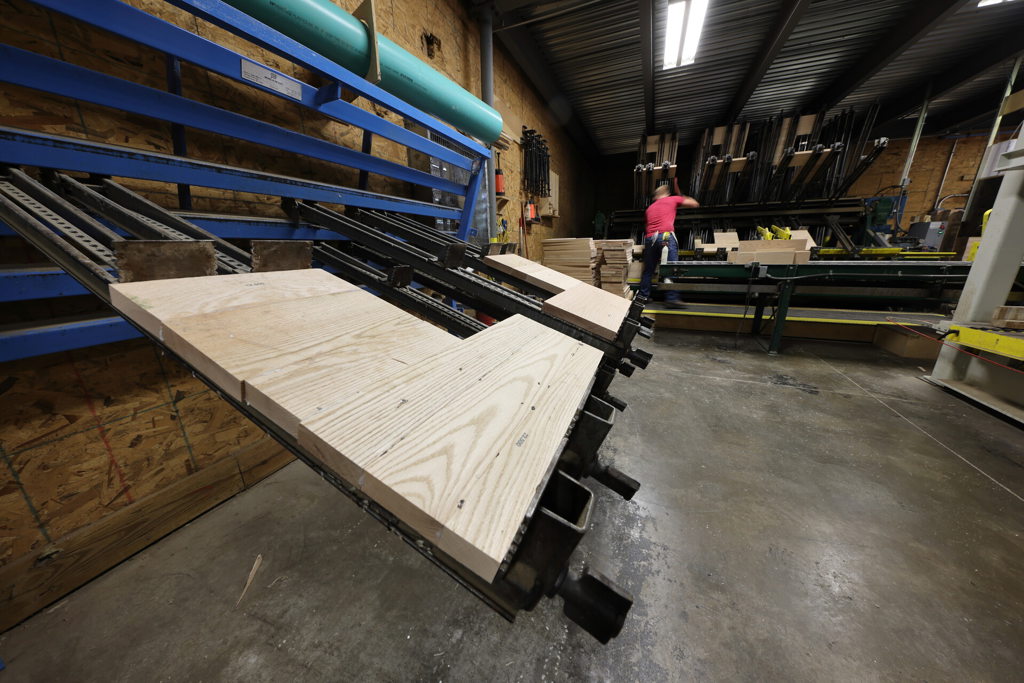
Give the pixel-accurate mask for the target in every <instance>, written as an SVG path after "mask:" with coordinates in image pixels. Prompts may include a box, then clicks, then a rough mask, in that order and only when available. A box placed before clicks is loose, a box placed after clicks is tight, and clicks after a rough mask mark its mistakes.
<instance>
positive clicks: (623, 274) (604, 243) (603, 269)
mask: <svg viewBox="0 0 1024 683" xmlns="http://www.w3.org/2000/svg"><path fill="white" fill-rule="evenodd" d="M594 244H595V246H596V247H597V254H598V256H597V262H598V267H599V269H600V276H599V278H598V279H599V280H600V282H601V289H603V290H605V291H608V292H612V293H613V294H619V295H622V296H625V297H627V298H628V297H629V294H630V289H629V285H627V284H626V280H627V279H628V277H629V266H630V264H631V263H632V261H633V246H634V245H633V240H595V241H594Z"/></svg>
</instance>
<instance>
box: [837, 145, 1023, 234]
mask: <svg viewBox="0 0 1024 683" xmlns="http://www.w3.org/2000/svg"><path fill="white" fill-rule="evenodd" d="M1007 137H1008V136H1005V135H1003V136H999V137H997V138H996V140H997V141H1000V140H1005V139H1006V138H1007ZM987 142H988V136H987V135H985V136H980V135H979V136H976V137H962V138H951V137H947V138H943V137H926V138H921V141H920V143H919V144H918V146H917V152H916V153H915V154H914V163H913V164H912V165H911V167H910V181H911V182H910V185H909V186H908V188H907V208H906V210H905V211H904V214H903V215H904V219H903V221H902V222H901V225H902V226H903V227H904V228H906V227H908V226H909V225H910V223H911V222H912V221H913V220H917V219H918V218H919V217H920V216H924V215H926V214H928V213H929V212H930V211H931V210H932V208H933V207H934V204H935V201H936V199H941V198H942V197H945V196H946V195H950V194H967V193H968V192H970V191H971V186H972V185H973V184H974V174H975V173H976V172H977V170H978V164H980V163H981V157H982V155H983V154H984V153H985V144H986V143H987ZM954 145H955V149H954ZM909 150H910V140H909V139H900V140H891V141H890V142H889V146H888V147H886V149H885V151H884V152H882V154H881V156H879V157H878V159H876V160H875V163H874V164H872V165H871V168H869V169H868V170H867V172H866V173H865V174H864V175H863V176H861V177H860V179H859V180H858V181H857V182H856V183H854V184H853V186H852V187H851V188H850V191H849V193H848V194H847V196H849V197H873V196H875V195H877V194H878V193H879V191H881V190H884V192H882V194H896V190H895V189H894V188H892V187H889V186H891V185H899V183H900V180H901V178H900V175H901V174H902V173H903V165H904V164H905V163H906V162H907V152H908V151H909ZM950 154H952V155H953V156H952V159H951V160H950ZM947 161H949V171H948V172H947V173H946V178H945V180H943V178H942V174H943V171H944V170H945V168H946V163H947ZM886 187H888V188H889V189H887V190H886V189H885V188H886ZM966 204H967V197H950V198H949V199H947V200H946V201H945V202H943V203H942V208H943V209H962V208H964V206H965V205H966Z"/></svg>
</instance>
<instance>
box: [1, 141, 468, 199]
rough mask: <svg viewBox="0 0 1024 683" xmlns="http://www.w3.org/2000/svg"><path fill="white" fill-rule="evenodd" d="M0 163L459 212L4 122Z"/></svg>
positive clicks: (336, 186) (276, 194)
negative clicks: (6, 124) (25, 127)
mask: <svg viewBox="0 0 1024 683" xmlns="http://www.w3.org/2000/svg"><path fill="white" fill-rule="evenodd" d="M0 163H6V164H12V165H19V166H21V165H24V166H38V167H42V168H56V169H63V170H66V171H82V172H85V173H95V174H99V175H109V176H119V177H126V178H140V179H143V180H158V181H161V182H165V183H185V184H188V185H200V186H203V187H217V188H221V189H225V190H236V191H238V192H251V193H254V194H269V195H273V196H277V197H292V198H294V199H304V200H307V201H315V202H326V203H330V204H344V205H345V206H358V207H364V208H368V209H380V210H382V211H398V212H400V213H411V214H415V215H419V216H433V217H436V218H455V219H458V218H459V217H460V216H461V212H460V211H459V210H458V209H452V208H448V207H444V206H438V205H436V204H428V203H427V202H420V201H416V200H413V199H405V198H402V197H392V196H389V195H381V194H376V193H373V192H364V191H360V190H354V189H351V188H348V187H342V186H340V185H328V184H325V183H316V182H312V181H308V180H302V179H300V178H292V177H289V176H282V175H273V174H269V173H260V172H258V171H250V170H247V169H243V168H235V167H231V166H223V165H220V164H211V163H207V162H204V161H192V160H190V159H182V158H180V157H175V156H171V155H169V154H160V153H158V152H146V151H142V150H138V149H132V148H130V147H118V146H115V145H104V144H99V143H95V142H86V141H84V140H74V139H71V138H64V137H60V136H57V135H47V134H45V133H34V132H31V131H24V130H18V129H16V128H7V127H4V126H0Z"/></svg>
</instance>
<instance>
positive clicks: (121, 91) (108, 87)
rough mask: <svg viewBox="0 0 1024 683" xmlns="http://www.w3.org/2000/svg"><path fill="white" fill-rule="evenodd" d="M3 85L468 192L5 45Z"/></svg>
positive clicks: (0, 64) (0, 57)
mask: <svg viewBox="0 0 1024 683" xmlns="http://www.w3.org/2000/svg"><path fill="white" fill-rule="evenodd" d="M0 81H4V82H6V83H13V84H15V85H20V86H23V87H26V88H36V89H42V90H44V91H45V92H48V93H53V94H56V95H63V96H65V97H72V98H74V99H77V100H82V101H85V102H93V103H95V104H101V105H103V106H106V107H113V108H114V109H120V110H122V111H126V112H132V113H134V114H141V115H142V116H150V117H153V118H155V119H160V120H163V121H172V122H174V123H180V124H183V125H186V126H190V127H193V128H199V129H200V130H206V131H210V132H212V133H219V134H221V135H227V136H229V137H233V138H238V139H239V140H248V141H249V142H255V143H257V144H260V145H266V146H268V147H275V148H277V149H280V150H284V151H286V152H293V153H295V154H300V155H303V156H308V157H312V158H314V159H321V160H323V161H328V162H331V163H335V164H341V165H342V166H349V167H352V168H357V169H363V170H366V171H369V172H370V173H376V174H378V175H383V176H388V177H391V178H396V179H398V180H405V181H407V182H410V183H415V184H417V185H424V186H426V187H434V188H437V189H439V190H444V191H446V192H453V193H455V194H464V193H465V192H466V188H465V187H464V186H462V185H459V184H458V183H456V182H453V181H451V180H448V179H446V178H440V177H438V176H435V175H431V174H430V173H426V172H424V171H418V170H416V169H412V168H409V167H408V166H403V165H401V164H396V163H395V162H393V161H386V160H384V159H380V158H378V157H375V156H371V155H369V154H363V153H362V152H357V151H355V150H353V149H349V148H347V147H342V146H341V145H335V144H334V143H331V142H327V141H326V140H321V139H319V138H314V137H311V136H309V135H303V134H302V133H296V132H294V131H291V130H288V129H287V128H281V127H280V126H275V125H273V124H270V123H264V122H263V121H258V120H256V119H252V118H249V117H248V116H242V115H241V114H235V113H234V112H230V111H226V110H223V109H218V108H217V107H214V106H211V105H208V104H203V103H201V102H195V101H193V100H190V99H188V98H186V97H181V96H180V95H174V94H171V93H168V92H164V91H162V90H156V89H155V88H149V87H146V86H144V85H138V84H136V83H132V82H131V81H125V80H122V79H120V78H114V77H113V76H108V75H106V74H101V73H99V72H97V71H91V70H89V69H83V68H82V67H80V66H75V65H73V64H68V63H67V62H62V61H60V60H58V59H51V58H50V57H44V56H42V55H38V54H36V53H34V52H29V51H28V50H22V49H20V48H16V47H10V46H8V45H0Z"/></svg>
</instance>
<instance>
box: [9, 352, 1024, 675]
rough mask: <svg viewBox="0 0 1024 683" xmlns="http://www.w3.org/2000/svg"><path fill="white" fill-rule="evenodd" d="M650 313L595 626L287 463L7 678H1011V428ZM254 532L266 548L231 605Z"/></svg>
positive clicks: (256, 543)
mask: <svg viewBox="0 0 1024 683" xmlns="http://www.w3.org/2000/svg"><path fill="white" fill-rule="evenodd" d="M736 343H737V340H734V339H733V338H732V337H731V336H710V335H697V334H686V333H671V332H665V333H659V335H658V336H657V338H656V340H655V341H654V342H653V343H651V342H648V344H647V347H648V348H650V349H651V350H653V351H654V352H655V360H654V362H653V363H652V364H651V366H650V368H649V369H648V370H646V371H643V372H639V373H637V374H636V375H634V377H633V379H631V380H624V379H620V380H619V381H617V383H616V386H615V390H616V393H617V394H619V395H620V396H621V397H622V398H623V399H625V400H627V401H628V402H629V404H630V407H629V408H628V409H627V411H626V412H625V413H624V414H621V415H620V416H619V418H618V423H617V425H616V427H615V429H614V430H613V431H612V435H611V436H610V437H609V440H608V442H607V443H606V446H605V450H606V453H607V454H608V455H611V456H612V457H614V459H615V460H616V462H617V464H618V465H619V466H620V468H621V469H623V470H624V471H626V472H627V473H629V474H631V475H633V476H635V477H636V478H637V479H639V480H640V481H641V482H642V483H643V488H642V489H641V491H640V493H639V494H638V495H637V497H636V499H635V500H634V501H632V502H624V501H622V500H619V499H616V498H614V497H613V496H611V495H608V494H606V493H604V491H603V490H599V489H598V487H596V486H595V487H594V488H595V489H596V490H597V494H598V507H597V511H596V515H595V519H594V524H593V527H592V528H591V529H590V531H589V533H588V534H587V536H586V537H585V538H584V540H583V543H582V545H581V548H580V552H579V553H578V559H579V560H580V561H588V562H590V563H591V564H592V565H593V566H595V567H596V568H599V569H601V570H602V571H604V572H605V573H607V574H608V575H609V576H612V577H616V578H617V579H618V580H619V581H620V582H621V583H622V584H623V585H624V586H625V587H627V588H628V589H629V590H631V591H633V593H634V594H635V596H636V605H635V606H634V608H633V611H632V613H631V615H630V617H629V619H628V620H627V623H626V626H625V629H624V630H623V633H622V635H621V636H620V637H619V638H618V639H616V640H614V641H612V643H611V644H609V645H608V646H601V645H599V644H598V643H597V642H596V641H593V640H592V639H591V638H590V637H589V636H587V635H586V634H584V633H582V632H581V631H580V630H579V629H578V628H577V627H576V626H575V625H572V624H569V623H567V622H566V621H565V620H564V619H563V618H562V616H561V607H560V604H558V603H555V602H552V601H548V602H546V603H542V604H541V606H540V607H539V608H538V609H537V610H535V611H534V612H533V613H527V614H523V615H521V616H520V618H519V620H518V621H517V623H515V624H508V623H506V622H505V621H504V620H502V619H501V618H499V617H498V616H496V615H495V614H493V613H492V612H490V611H489V610H488V609H487V608H486V607H485V606H484V605H483V604H482V603H479V602H478V601H477V600H476V599H474V598H473V597H472V596H470V594H469V593H467V592H465V591H464V590H462V589H460V588H459V587H458V586H457V585H456V584H455V583H454V582H452V581H451V580H449V579H448V578H447V577H446V576H444V575H443V574H442V573H441V572H440V571H438V570H436V569H435V568H434V567H432V566H431V565H429V564H428V563H427V562H426V561H425V560H423V559H422V558H420V557H419V556H418V555H416V554H415V553H413V552H411V551H410V550H409V549H408V548H407V547H406V546H405V545H404V544H403V543H402V541H400V540H399V539H398V538H396V537H394V536H392V535H389V534H387V533H385V532H384V531H383V529H382V528H381V527H380V526H379V525H378V524H377V523H376V522H374V521H373V520H371V519H369V518H368V517H366V516H364V515H363V514H362V513H360V512H359V511H358V510H357V509H356V508H355V507H354V506H352V505H351V504H350V503H348V502H347V501H346V500H345V499H344V498H342V497H341V495H340V494H338V493H336V492H335V491H334V490H333V489H332V488H331V487H330V486H329V485H327V484H325V483H324V482H322V481H320V480H319V479H317V477H316V476H314V475H313V473H312V472H311V471H309V470H308V469H306V468H305V467H304V466H303V465H301V464H293V465H290V466H289V467H287V468H285V469H284V470H282V471H281V472H279V473H277V474H276V475H274V476H273V477H271V478H269V479H268V480H266V481H265V482H264V483H262V484H260V485H259V486H257V487H255V488H254V489H253V490H251V491H248V492H246V493H243V494H242V495H240V496H237V497H236V498H234V499H232V500H230V501H228V502H227V503H225V504H224V505H222V506H220V507H219V508H217V509H216V510H214V511H212V512H210V513H208V514H207V515H205V516H204V517H202V518H201V519H199V520H197V521H196V522H194V523H192V524H190V525H189V526H187V527H186V528H184V529H181V530H179V531H178V532H176V533H174V534H172V535H171V536H169V537H168V538H166V539H164V540H163V541H161V542H160V543H158V544H156V545H155V546H153V547H151V548H149V549H147V550H146V551H144V552H142V553H140V554H139V555H137V556H136V557H134V558H133V559H131V560H129V561H127V562H125V563H123V564H122V565H120V566H118V567H117V568H115V569H113V570H112V571H110V572H108V573H107V574H105V575H104V576H102V577H100V578H99V579H97V580H95V581H93V582H92V583H90V584H89V585H87V586H85V587H84V588H82V589H81V590H79V591H77V592H76V593H74V594H73V595H71V596H69V597H68V598H67V599H65V600H63V601H61V602H60V603H58V604H57V605H56V606H54V607H51V608H50V609H48V610H46V611H45V612H44V613H42V614H39V615H37V616H35V617H34V618H32V619H30V620H29V621H27V622H26V623H24V624H22V625H21V626H19V627H17V628H15V629H12V630H11V631H9V632H8V633H6V634H5V635H3V636H0V657H2V658H3V659H4V660H5V661H6V663H7V670H6V671H4V672H3V673H0V681H2V683H13V682H14V681H55V680H86V681H140V680H142V681H149V680H153V681H155V680H244V681H247V682H249V681H287V680H293V681H294V680H354V679H362V680H386V681H406V680H424V681H428V680H430V681H439V680H456V681H481V680H510V681H511V680H527V681H536V680H569V679H572V680H576V679H584V680H609V681H612V680H614V681H619V680H637V681H639V680H643V681H651V680H689V679H719V680H721V679H724V680H753V679H757V680H787V681H797V680H809V681H810V680H814V681H819V680H857V681H861V680H878V679H910V678H914V679H940V680H967V679H971V680H978V679H983V680H1011V679H1016V680H1020V677H1021V672H1022V671H1024V536H1022V533H1024V498H1022V496H1024V469H1022V465H1024V438H1022V437H1024V432H1022V431H1020V430H1019V429H1017V428H1015V427H1012V426H1010V425H1008V424H1006V423H1004V422H1001V421H1000V420H998V419H996V418H994V417H992V416H990V415H988V414H986V413H984V412H982V411H980V410H978V409H976V408H974V407H972V406H970V405H968V404H966V403H964V402H962V401H960V400H959V399H957V398H955V397H953V396H950V395H948V394H945V393H943V392H942V391H940V390H938V389H936V388H934V387H932V386H930V385H928V384H926V383H924V382H922V381H921V380H920V379H918V376H919V375H921V374H922V373H921V370H920V368H919V367H918V366H919V365H921V363H919V362H916V361H904V360H900V359H897V358H895V357H893V356H890V355H887V354H885V353H884V352H882V351H879V350H877V349H874V348H872V347H868V346H856V345H847V344H837V343H824V342H799V343H797V342H794V343H790V344H789V345H788V347H787V348H786V350H785V355H782V356H779V357H777V358H771V357H768V356H767V355H765V354H764V353H763V352H762V351H761V350H760V349H758V348H757V347H756V346H755V345H754V343H753V341H752V340H750V339H748V338H740V339H739V340H738V348H736V346H735V344H736ZM257 554H262V556H263V565H262V568H261V569H260V570H259V572H258V574H257V576H256V579H255V581H254V583H253V584H252V586H251V588H250V589H249V591H248V593H247V594H246V596H245V598H244V600H242V602H241V604H240V605H239V606H238V607H235V602H236V600H238V597H239V594H240V592H241V589H242V586H243V584H244V583H245V579H246V577H247V575H248V573H249V570H250V568H251V567H252V564H253V560H254V558H255V557H256V555H257Z"/></svg>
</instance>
